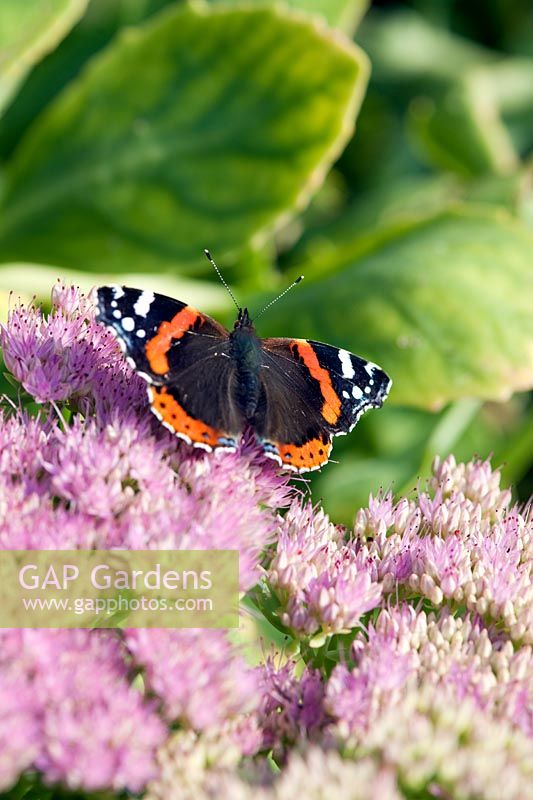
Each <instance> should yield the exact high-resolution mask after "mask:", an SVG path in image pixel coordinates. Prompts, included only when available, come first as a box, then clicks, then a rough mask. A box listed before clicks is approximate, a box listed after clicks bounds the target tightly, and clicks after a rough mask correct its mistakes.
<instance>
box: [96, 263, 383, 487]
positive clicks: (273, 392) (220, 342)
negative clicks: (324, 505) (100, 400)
mask: <svg viewBox="0 0 533 800" xmlns="http://www.w3.org/2000/svg"><path fill="white" fill-rule="evenodd" d="M207 255H208V258H210V256H209V254H207ZM210 260H211V259H210ZM217 272H218V270H217ZM219 274H220V273H219ZM297 282H298V281H295V283H297ZM225 285H226V284H225ZM293 285H294V284H293ZM289 288H291V287H289ZM286 291H288V290H286ZM230 294H231V292H230ZM232 297H233V295H232ZM236 305H237V303H236ZM269 305H271V303H269ZM98 306H99V310H98V314H97V319H98V320H99V321H100V322H103V323H104V324H105V325H107V326H108V327H109V328H110V329H112V330H113V331H114V333H115V335H116V336H117V338H118V340H119V342H120V344H121V346H122V348H123V350H124V352H125V354H126V357H127V360H128V363H129V364H131V366H132V367H133V368H134V369H135V370H136V371H137V373H138V374H139V375H140V376H141V377H142V378H144V380H145V381H146V382H147V383H148V384H149V387H148V397H149V399H150V405H151V408H152V411H153V413H154V414H155V415H156V417H157V418H158V419H159V420H160V421H161V422H162V423H163V425H165V427H167V428H169V430H171V431H172V432H173V433H175V434H176V435H177V436H179V437H180V438H181V439H183V440H185V441H186V442H188V443H189V444H192V445H194V446H195V447H201V448H203V449H204V450H208V451H211V450H213V449H215V448H216V449H225V450H230V451H233V450H235V449H236V447H237V445H238V443H239V440H240V437H241V434H242V432H243V431H244V429H245V428H246V427H247V426H251V427H252V428H253V430H254V432H255V434H256V437H257V438H258V440H259V442H260V443H261V445H262V446H263V449H264V452H265V456H268V458H272V459H274V460H275V461H277V462H278V463H279V464H280V465H281V466H282V467H283V468H284V469H289V470H293V471H295V472H309V471H310V470H314V469H318V468H319V467H321V466H323V465H324V464H326V463H327V461H328V459H329V454H330V452H331V447H332V444H331V440H332V437H333V436H340V435H343V434H346V433H349V432H350V431H351V430H352V428H353V427H354V426H355V424H356V423H357V421H358V419H359V417H360V416H361V414H363V413H364V412H365V411H367V410H368V409H369V408H379V407H380V406H381V405H382V404H383V401H384V400H385V399H386V397H387V394H388V392H389V389H390V386H391V381H390V379H389V378H388V376H387V375H386V374H385V373H384V372H383V370H382V369H380V367H378V366H377V365H376V364H373V363H372V362H370V361H365V360H364V359H362V358H359V357H358V356H355V355H353V354H352V353H349V352H348V351H347V350H339V349H338V348H336V347H332V346H331V345H328V344H321V343H320V342H312V341H308V340H307V339H277V338H276V339H259V338H258V336H257V335H256V332H255V329H254V326H253V321H252V320H251V319H250V316H249V313H248V309H246V308H244V309H241V308H239V307H238V305H237V307H238V311H239V314H238V317H237V321H236V322H235V326H234V328H233V330H232V331H231V332H229V331H227V330H226V329H225V328H224V327H223V326H222V325H220V323H218V322H216V320H214V319H211V317H208V316H207V315H206V314H202V313H201V312H200V311H197V310H196V309H195V308H192V307H191V306H189V305H187V304H186V303H182V302H180V301H179V300H173V299H171V298H170V297H165V296H164V295H160V294H153V293H152V292H146V291H141V290H139V289H129V288H127V287H125V286H103V287H101V288H100V289H98ZM267 307H268V306H267ZM261 313H262V312H261Z"/></svg>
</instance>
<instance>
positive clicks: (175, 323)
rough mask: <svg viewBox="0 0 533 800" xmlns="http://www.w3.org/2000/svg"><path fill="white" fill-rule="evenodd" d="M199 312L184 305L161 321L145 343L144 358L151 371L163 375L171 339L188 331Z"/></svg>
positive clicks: (167, 367) (199, 315)
mask: <svg viewBox="0 0 533 800" xmlns="http://www.w3.org/2000/svg"><path fill="white" fill-rule="evenodd" d="M200 318H201V314H199V312H198V311H196V310H195V309H194V308H191V307H190V306H185V308H182V309H181V311H178V313H177V314H176V315H175V316H174V317H173V318H172V319H171V320H170V322H166V321H165V322H162V323H161V325H160V326H159V328H158V329H157V333H156V335H155V336H154V337H153V338H152V339H150V341H149V342H147V343H146V358H147V359H148V363H149V365H150V369H151V370H152V372H155V373H156V375H164V374H165V373H166V372H168V370H169V363H168V358H167V353H168V351H169V350H170V346H171V344H172V340H173V339H181V337H182V336H183V335H184V334H185V333H187V331H189V330H190V329H191V328H192V327H193V325H194V324H195V322H197V321H198V320H199V319H200Z"/></svg>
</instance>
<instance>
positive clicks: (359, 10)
mask: <svg viewBox="0 0 533 800" xmlns="http://www.w3.org/2000/svg"><path fill="white" fill-rule="evenodd" d="M261 1H262V4H263V5H267V4H270V5H280V0H261ZM210 2H211V3H218V2H222V3H225V4H226V5H228V4H229V3H231V4H232V5H240V6H242V5H243V0H210ZM253 2H254V0H248V4H249V5H253ZM281 2H282V3H285V4H286V5H287V6H289V7H290V8H296V9H299V10H301V11H305V12H308V13H310V14H320V15H321V16H322V17H324V19H325V20H326V22H327V23H328V25H330V26H331V27H332V28H340V29H341V30H344V31H346V33H353V32H354V31H355V29H356V28H357V25H358V24H359V22H360V21H361V19H362V17H363V16H364V15H365V13H366V11H367V9H368V6H369V5H370V0H281Z"/></svg>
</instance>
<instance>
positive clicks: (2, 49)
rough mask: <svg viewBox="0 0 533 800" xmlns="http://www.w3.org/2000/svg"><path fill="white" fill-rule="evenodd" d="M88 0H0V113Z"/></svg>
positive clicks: (77, 17)
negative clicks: (20, 0) (0, 1)
mask: <svg viewBox="0 0 533 800" xmlns="http://www.w3.org/2000/svg"><path fill="white" fill-rule="evenodd" d="M87 2H88V0H24V2H22V3H21V2H19V0H2V3H0V113H1V111H2V109H3V108H5V106H6V105H7V104H8V102H9V100H10V99H11V97H12V96H13V95H14V93H15V91H16V89H17V86H18V85H19V83H20V82H21V81H22V79H23V78H24V77H25V76H26V74H27V73H28V72H29V70H30V69H31V67H32V66H33V65H34V64H35V63H37V62H38V61H40V59H41V58H42V57H43V56H44V55H45V54H46V53H48V52H50V51H51V50H53V49H54V47H55V46H56V45H57V44H58V42H60V41H61V39H63V37H64V36H65V35H66V34H67V33H68V31H69V30H70V29H71V28H72V27H73V25H74V24H75V23H76V22H77V21H78V20H79V19H80V17H81V16H82V14H83V12H84V11H85V8H86V6H87Z"/></svg>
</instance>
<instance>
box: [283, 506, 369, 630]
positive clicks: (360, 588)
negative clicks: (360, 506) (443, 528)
mask: <svg viewBox="0 0 533 800" xmlns="http://www.w3.org/2000/svg"><path fill="white" fill-rule="evenodd" d="M268 581H269V583H270V585H271V587H272V588H273V590H274V592H275V593H276V595H277V597H278V599H279V601H280V603H281V610H280V612H279V614H280V617H281V620H282V622H283V624H284V625H285V626H286V627H288V628H291V629H292V630H293V631H294V632H295V633H296V634H297V635H300V636H310V635H314V634H316V633H317V632H319V631H320V632H321V633H322V634H323V635H329V634H332V633H342V632H347V631H349V630H350V629H351V628H353V627H355V626H356V625H357V623H358V621H359V619H360V617H361V616H362V615H363V614H365V613H366V612H367V611H370V609H372V608H375V607H376V606H377V605H378V604H379V602H380V600H381V596H382V587H381V585H380V584H379V583H378V582H377V581H376V580H375V579H374V577H373V574H372V570H371V564H370V562H369V559H368V554H367V553H366V552H364V551H363V550H361V549H360V548H359V547H358V546H357V543H356V542H355V541H354V540H353V539H346V538H345V536H344V532H343V531H342V530H340V529H339V528H336V527H335V526H334V525H333V524H332V523H331V522H330V521H329V519H328V517H327V516H326V515H325V514H324V512H322V511H315V510H314V509H313V508H312V507H311V506H310V505H307V506H304V507H303V508H302V507H301V506H300V504H299V503H294V504H293V506H292V507H291V509H290V510H289V512H288V513H287V515H286V516H285V518H284V520H283V523H282V524H281V526H280V529H279V532H278V541H277V547H276V552H275V554H274V557H273V559H272V562H271V564H270V567H269V570H268Z"/></svg>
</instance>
